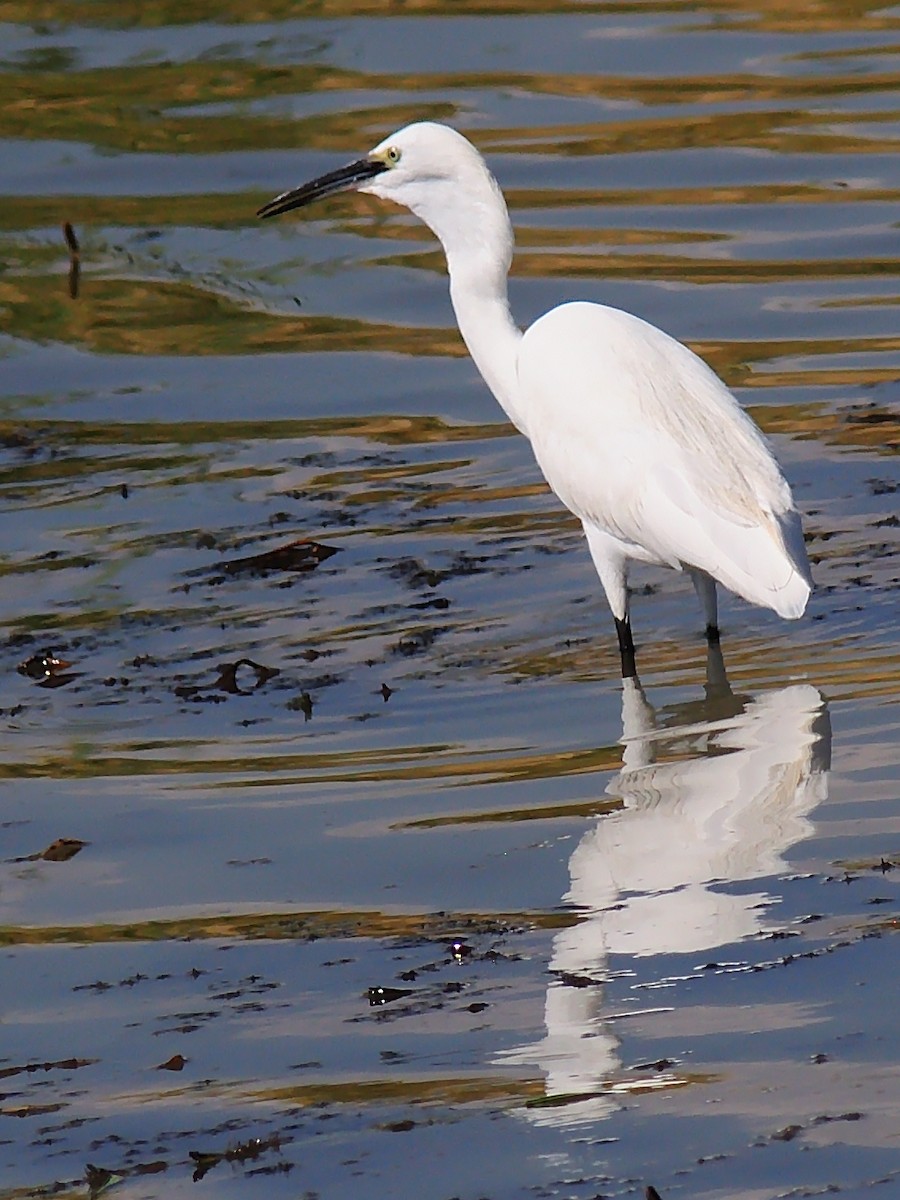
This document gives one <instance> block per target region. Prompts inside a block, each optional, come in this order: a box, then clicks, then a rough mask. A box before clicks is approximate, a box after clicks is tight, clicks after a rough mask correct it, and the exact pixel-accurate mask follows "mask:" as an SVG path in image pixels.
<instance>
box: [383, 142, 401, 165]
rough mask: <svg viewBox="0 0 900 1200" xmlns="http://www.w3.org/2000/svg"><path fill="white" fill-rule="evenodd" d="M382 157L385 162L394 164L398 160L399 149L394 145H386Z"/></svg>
mask: <svg viewBox="0 0 900 1200" xmlns="http://www.w3.org/2000/svg"><path fill="white" fill-rule="evenodd" d="M384 157H385V160H386V161H387V162H389V163H390V164H391V165H392V166H394V165H396V164H397V163H398V162H399V161H400V151H399V150H398V148H397V147H396V146H388V148H387V150H386V151H385V154H384Z"/></svg>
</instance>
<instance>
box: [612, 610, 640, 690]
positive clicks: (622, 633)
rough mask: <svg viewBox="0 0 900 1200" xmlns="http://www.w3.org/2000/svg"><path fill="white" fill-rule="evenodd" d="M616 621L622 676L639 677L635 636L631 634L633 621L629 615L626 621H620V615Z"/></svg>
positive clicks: (627, 677)
mask: <svg viewBox="0 0 900 1200" xmlns="http://www.w3.org/2000/svg"><path fill="white" fill-rule="evenodd" d="M614 620H615V622H616V634H617V635H618V638H619V658H620V659H621V661H622V678H623V679H637V662H636V661H635V657H634V638H633V637H632V636H631V621H630V620H629V619H628V617H626V618H625V620H624V621H620V620H619V618H618V617H615V618H614Z"/></svg>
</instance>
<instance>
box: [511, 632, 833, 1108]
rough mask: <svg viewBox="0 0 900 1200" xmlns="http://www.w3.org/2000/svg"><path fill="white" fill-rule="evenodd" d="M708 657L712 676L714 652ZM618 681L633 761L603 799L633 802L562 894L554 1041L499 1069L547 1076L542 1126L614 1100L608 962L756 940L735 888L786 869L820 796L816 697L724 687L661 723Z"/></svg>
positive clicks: (826, 753)
mask: <svg viewBox="0 0 900 1200" xmlns="http://www.w3.org/2000/svg"><path fill="white" fill-rule="evenodd" d="M710 658H711V666H712V667H713V668H714V669H715V670H716V671H718V669H719V668H720V666H721V663H720V660H719V662H718V664H716V663H715V662H714V660H715V659H717V658H718V650H717V648H715V647H712V648H711V649H710ZM722 678H724V677H723V676H722V675H721V674H720V679H722ZM622 687H623V695H622V720H623V738H622V741H623V745H624V750H623V755H622V758H623V764H622V769H621V771H619V773H618V774H617V775H616V776H615V777H614V778H613V779H612V780H611V781H610V783H609V784H608V786H607V789H606V790H607V793H608V794H610V795H613V796H618V797H620V798H621V800H622V803H623V807H622V808H621V809H619V810H617V811H616V812H613V813H609V814H608V815H606V816H603V817H600V818H598V819H597V821H596V822H595V823H594V825H593V826H592V828H591V829H590V830H588V832H587V833H586V834H585V835H584V837H583V838H582V840H581V842H580V843H579V844H578V846H577V847H576V848H575V851H574V853H573V854H572V857H571V859H570V860H569V873H570V878H571V885H570V887H569V890H568V892H567V893H566V895H565V896H564V900H565V901H567V902H568V903H569V904H572V905H575V906H576V907H577V909H578V911H579V920H578V922H577V923H576V924H574V925H572V926H570V927H569V928H567V929H563V930H560V932H559V933H558V934H557V935H556V936H555V937H554V939H553V953H552V957H551V960H550V970H551V971H552V972H553V974H554V975H555V978H554V980H553V982H552V983H551V984H550V986H549V987H548V989H547V996H546V1003H545V1010H544V1021H545V1026H546V1034H545V1036H544V1038H543V1039H542V1040H541V1041H540V1042H538V1043H537V1044H536V1045H530V1046H522V1047H518V1048H517V1049H515V1050H514V1051H512V1052H510V1053H508V1054H505V1055H503V1060H502V1061H503V1062H505V1063H517V1064H524V1063H533V1062H538V1063H540V1065H541V1067H542V1068H543V1070H544V1071H545V1072H546V1075H547V1079H546V1085H545V1086H546V1093H547V1097H548V1100H550V1101H552V1100H553V1098H554V1097H555V1098H556V1103H555V1104H554V1103H552V1102H551V1103H549V1105H548V1106H546V1107H543V1106H538V1107H536V1108H535V1109H534V1110H533V1112H532V1115H533V1116H534V1119H535V1120H538V1121H541V1122H542V1123H557V1124H568V1123H572V1122H581V1121H584V1120H595V1119H596V1118H598V1117H600V1116H603V1115H604V1114H605V1113H606V1112H609V1111H610V1109H611V1108H612V1106H613V1104H614V1100H613V1098H612V1096H611V1095H610V1094H609V1090H610V1089H609V1085H608V1081H609V1080H610V1078H611V1077H615V1075H616V1073H617V1070H618V1066H619V1063H618V1046H617V1039H616V1037H615V1035H614V1034H613V1032H612V1027H611V1026H610V1025H609V1023H608V1022H607V1021H605V1020H604V1011H603V990H602V987H601V986H600V985H601V984H602V983H603V981H604V980H605V979H606V978H607V977H608V974H609V969H610V968H609V957H610V955H615V954H619V955H626V956H629V957H633V956H639V955H661V954H684V953H696V952H699V951H703V950H709V949H712V948H714V947H717V946H722V945H726V944H730V943H733V942H736V941H739V940H740V939H741V938H745V937H748V936H751V935H753V934H755V933H758V932H759V931H760V930H761V929H762V928H763V925H764V922H765V910H766V908H767V901H768V900H769V897H768V896H767V895H766V894H765V893H763V892H760V891H757V892H749V891H746V890H741V891H739V892H735V891H731V890H730V889H729V888H728V887H727V885H728V884H729V883H736V882H739V881H742V880H749V879H755V878H759V877H761V876H770V875H774V874H776V873H778V872H779V871H781V870H783V869H784V866H785V864H784V861H783V859H782V855H783V854H784V852H785V851H786V850H787V849H788V848H789V847H790V846H792V845H794V844H795V843H796V842H798V841H800V840H801V839H803V838H805V837H807V836H809V834H810V832H811V826H810V822H809V819H808V814H809V813H810V811H811V810H812V809H813V808H814V807H815V806H816V805H817V804H819V803H820V802H821V801H822V800H823V799H824V798H825V795H826V788H827V775H826V772H827V771H828V769H829V766H830V755H831V738H830V727H829V722H828V714H827V710H826V708H825V705H824V701H823V699H822V696H821V694H820V693H819V692H818V691H817V690H816V688H814V687H810V686H809V685H806V684H798V685H795V686H792V687H786V688H782V689H781V690H780V691H775V692H768V693H766V694H764V695H762V696H759V697H757V698H755V699H753V700H751V701H750V702H749V703H747V704H746V705H745V706H744V705H740V707H739V709H738V711H735V698H734V697H731V695H730V692H728V691H726V690H723V689H722V688H721V687H720V688H719V689H718V694H717V695H716V696H715V698H714V699H712V700H710V701H709V702H708V706H707V720H706V721H698V720H696V719H695V714H696V706H695V705H689V706H686V708H687V709H688V712H685V713H679V712H676V713H675V714H674V725H672V726H668V727H666V728H660V727H659V726H658V724H657V720H656V716H655V714H654V712H653V709H652V708H651V706H650V705H649V704H648V702H647V700H646V698H645V696H644V693H643V691H642V690H641V687H640V684H639V683H638V682H637V680H632V679H626V680H624V681H623V684H622ZM723 714H727V715H723ZM684 717H687V719H688V720H689V721H690V724H685V723H684V719H683V718H684ZM666 759H668V761H666ZM586 984H587V985H588V986H585V985H586ZM563 1097H568V1100H569V1101H570V1102H567V1103H563V1102H562V1101H563ZM574 1102H577V1103H574Z"/></svg>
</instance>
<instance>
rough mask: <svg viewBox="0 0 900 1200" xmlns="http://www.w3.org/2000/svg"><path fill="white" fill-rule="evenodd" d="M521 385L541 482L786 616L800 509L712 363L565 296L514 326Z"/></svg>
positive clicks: (804, 581) (803, 571) (608, 526)
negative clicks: (518, 329)
mask: <svg viewBox="0 0 900 1200" xmlns="http://www.w3.org/2000/svg"><path fill="white" fill-rule="evenodd" d="M519 386H520V388H521V390H522V394H523V396H524V397H525V399H526V402H527V406H528V413H529V417H528V435H529V437H530V439H531V442H532V446H533V448H534V452H535V455H536V457H537V460H538V463H539V464H540V466H541V469H542V470H543V472H544V475H545V476H546V478H547V481H548V483H549V484H550V486H551V487H552V488H553V490H554V491H555V492H556V494H557V495H558V496H559V497H560V499H561V500H562V501H563V503H564V504H565V505H566V506H567V507H568V508H570V509H571V510H572V512H574V513H575V514H576V515H577V516H579V517H580V518H581V519H582V520H584V521H587V522H588V523H589V524H591V525H594V526H596V527H597V528H598V529H602V530H604V531H605V532H607V533H610V534H612V535H613V536H614V537H616V538H618V539H620V540H621V541H622V542H623V543H625V544H626V545H627V544H631V545H633V546H636V547H639V548H641V550H642V551H643V552H644V554H643V555H642V556H643V557H649V558H652V559H654V560H655V561H657V562H660V563H667V564H669V565H671V566H681V565H688V566H693V567H699V568H701V569H702V570H704V571H707V572H708V573H709V574H710V575H712V576H713V578H715V579H718V580H720V581H721V582H722V583H724V584H725V586H726V587H728V588H730V589H731V590H733V591H735V592H737V593H738V594H739V595H741V596H744V597H745V598H746V599H748V600H750V601H752V602H753V603H756V604H764V605H767V606H769V607H771V608H774V609H775V610H776V611H777V612H779V613H781V615H783V616H799V615H800V613H801V612H802V611H803V609H804V607H805V605H806V600H807V597H808V595H809V590H810V583H811V580H810V576H809V566H808V563H807V559H806V552H805V549H804V547H803V537H802V530H801V529H800V520H799V516H798V514H797V512H796V509H795V508H794V505H793V501H792V499H791V493H790V489H789V488H788V485H787V483H786V482H785V480H784V477H783V476H782V474H781V472H780V470H779V469H778V466H777V464H776V462H775V460H774V458H773V457H772V454H771V452H770V450H769V448H768V446H767V445H766V442H765V440H764V438H763V437H762V434H761V433H760V432H759V430H758V429H757V428H756V426H755V425H754V424H753V422H752V421H751V420H750V418H749V417H748V416H747V415H746V414H745V413H744V412H743V410H742V409H741V408H740V407H739V405H738V404H737V402H736V401H735V400H734V398H733V397H732V396H731V394H730V393H729V392H728V390H727V389H726V388H725V386H724V385H723V384H722V383H721V381H720V380H719V379H718V378H717V377H716V375H714V374H713V372H712V371H711V370H710V369H709V368H708V367H707V366H706V364H705V363H703V362H702V360H701V359H699V358H698V357H697V356H696V355H695V354H693V353H692V352H691V351H690V350H688V349H687V347H685V346H683V345H681V343H680V342H677V341H675V340H674V339H673V338H670V337H668V335H666V334H664V333H662V332H661V331H660V330H658V329H655V328H654V327H653V326H652V325H647V324H646V323H645V322H643V321H641V320H639V319H638V318H637V317H633V316H630V315H629V314H628V313H623V312H620V311H619V310H617V309H612V308H606V307H603V306H601V305H595V304H583V303H576V304H566V305H562V306H561V307H559V308H556V309H553V310H552V311H551V312H550V313H548V314H547V315H546V316H545V317H542V318H541V319H540V320H539V321H537V322H536V323H535V325H533V326H532V327H531V329H529V330H528V332H527V333H526V334H525V336H524V338H523V340H522V344H521V348H520V352H519Z"/></svg>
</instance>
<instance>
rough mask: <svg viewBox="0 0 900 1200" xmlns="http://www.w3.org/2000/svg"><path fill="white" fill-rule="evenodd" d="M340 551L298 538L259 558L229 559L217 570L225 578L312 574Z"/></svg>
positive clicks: (336, 547) (255, 555) (259, 555)
mask: <svg viewBox="0 0 900 1200" xmlns="http://www.w3.org/2000/svg"><path fill="white" fill-rule="evenodd" d="M339 549H340V547H338V546H325V545H323V544H322V543H321V542H313V541H311V540H310V539H309V538H299V539H298V540H297V541H294V542H288V543H287V544H286V545H284V546H276V547H275V549H274V550H264V551H263V552H262V553H261V554H250V555H248V556H247V557H246V558H231V559H226V560H225V562H223V563H220V564H219V566H218V568H217V569H218V570H221V571H224V572H225V574H226V575H260V576H266V575H269V574H271V573H272V572H273V571H313V570H315V568H316V567H318V566H319V565H320V563H323V562H325V561H326V559H329V558H331V556H332V555H334V554H337V553H338V551H339Z"/></svg>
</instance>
